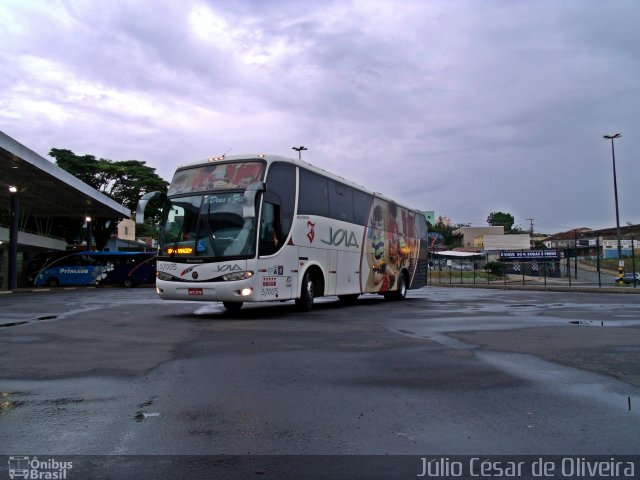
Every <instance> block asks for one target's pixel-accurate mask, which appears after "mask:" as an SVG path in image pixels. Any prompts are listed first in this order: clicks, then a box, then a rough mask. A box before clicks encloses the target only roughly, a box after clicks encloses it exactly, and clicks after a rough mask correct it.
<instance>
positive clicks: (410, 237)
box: [363, 199, 419, 293]
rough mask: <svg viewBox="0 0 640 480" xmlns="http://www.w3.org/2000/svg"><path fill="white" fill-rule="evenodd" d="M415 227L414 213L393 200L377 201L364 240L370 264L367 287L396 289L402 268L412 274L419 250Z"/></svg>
mask: <svg viewBox="0 0 640 480" xmlns="http://www.w3.org/2000/svg"><path fill="white" fill-rule="evenodd" d="M416 231H417V230H416V218H415V214H413V213H411V212H409V211H407V210H406V209H404V208H401V207H398V206H397V205H396V204H394V203H392V202H387V201H384V200H382V199H376V200H375V201H374V204H373V208H372V209H371V214H370V219H369V226H368V227H367V242H366V244H365V258H366V259H367V263H368V267H369V268H368V272H369V273H368V275H367V277H366V283H365V285H364V290H365V291H367V292H378V293H385V292H389V291H393V290H394V289H395V288H397V278H398V275H399V274H400V272H401V271H402V270H403V269H407V271H408V272H409V275H410V276H412V275H413V273H414V271H415V268H416V264H417V257H418V253H419V252H418V245H419V243H418V239H417V238H416ZM363 263H364V262H363ZM363 267H364V265H363ZM363 271H367V270H364V269H363ZM363 280H364V278H363Z"/></svg>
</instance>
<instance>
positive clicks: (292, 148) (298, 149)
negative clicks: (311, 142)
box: [291, 145, 308, 159]
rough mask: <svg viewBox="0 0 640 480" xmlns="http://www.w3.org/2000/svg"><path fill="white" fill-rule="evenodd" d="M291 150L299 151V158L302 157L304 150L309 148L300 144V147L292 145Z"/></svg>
mask: <svg viewBox="0 0 640 480" xmlns="http://www.w3.org/2000/svg"><path fill="white" fill-rule="evenodd" d="M291 150H295V151H296V152H298V158H300V159H302V151H303V150H308V148H307V147H305V146H304V145H300V146H299V147H291Z"/></svg>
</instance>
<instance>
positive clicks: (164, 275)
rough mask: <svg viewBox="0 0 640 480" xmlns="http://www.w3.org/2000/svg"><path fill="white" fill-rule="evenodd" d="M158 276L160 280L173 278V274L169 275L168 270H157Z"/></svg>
mask: <svg viewBox="0 0 640 480" xmlns="http://www.w3.org/2000/svg"><path fill="white" fill-rule="evenodd" d="M156 277H157V278H158V279H160V280H165V281H170V280H173V279H174V277H173V275H169V274H168V273H167V272H156Z"/></svg>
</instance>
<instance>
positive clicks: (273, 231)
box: [259, 202, 282, 255]
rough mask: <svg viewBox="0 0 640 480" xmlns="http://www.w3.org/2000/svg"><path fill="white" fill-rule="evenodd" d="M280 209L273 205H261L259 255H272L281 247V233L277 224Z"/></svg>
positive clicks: (265, 203)
mask: <svg viewBox="0 0 640 480" xmlns="http://www.w3.org/2000/svg"><path fill="white" fill-rule="evenodd" d="M279 217H280V207H279V206H278V205H274V204H273V203H269V202H264V203H263V204H262V219H261V223H260V250H259V254H260V255H273V254H274V253H276V252H277V251H278V250H279V249H280V247H281V246H282V232H281V229H280V223H279Z"/></svg>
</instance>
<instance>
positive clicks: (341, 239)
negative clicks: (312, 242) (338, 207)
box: [321, 227, 360, 248]
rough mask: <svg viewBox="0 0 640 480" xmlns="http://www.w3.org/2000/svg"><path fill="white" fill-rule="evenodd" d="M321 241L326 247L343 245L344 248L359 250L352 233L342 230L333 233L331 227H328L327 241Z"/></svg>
mask: <svg viewBox="0 0 640 480" xmlns="http://www.w3.org/2000/svg"><path fill="white" fill-rule="evenodd" d="M321 241H322V243H324V244H326V245H334V246H340V245H343V244H344V246H345V247H356V248H360V245H358V240H357V239H356V234H355V233H354V232H353V231H347V230H346V229H344V228H338V229H336V231H335V232H334V231H333V227H329V239H328V240H325V239H321Z"/></svg>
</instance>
